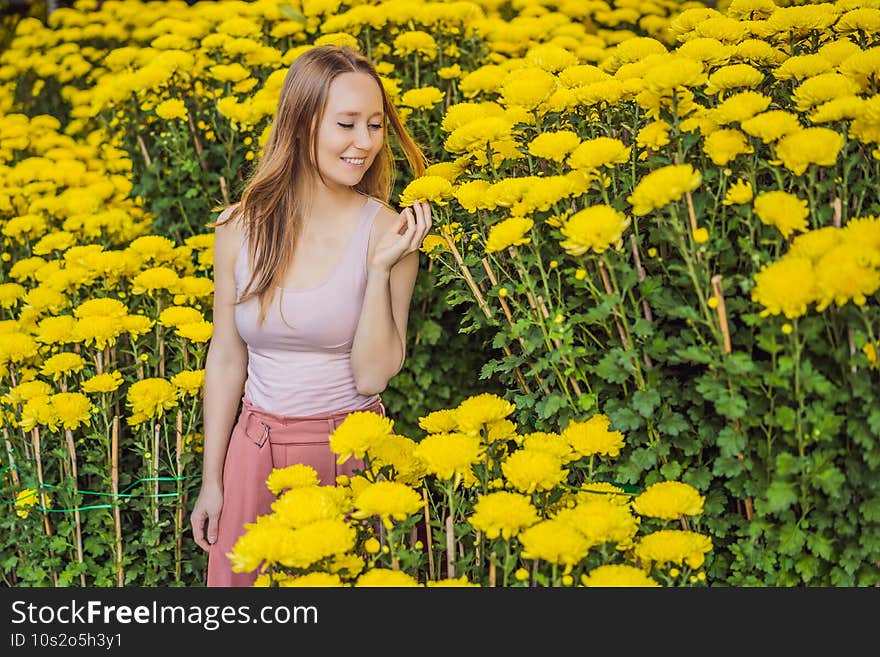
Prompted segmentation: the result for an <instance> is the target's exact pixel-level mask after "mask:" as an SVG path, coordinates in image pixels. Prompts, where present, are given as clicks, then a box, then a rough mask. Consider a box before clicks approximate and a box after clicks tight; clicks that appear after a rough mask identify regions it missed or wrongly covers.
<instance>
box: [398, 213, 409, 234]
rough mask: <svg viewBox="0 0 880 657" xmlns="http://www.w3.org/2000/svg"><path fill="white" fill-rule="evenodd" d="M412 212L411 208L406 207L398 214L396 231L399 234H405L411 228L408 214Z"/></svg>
mask: <svg viewBox="0 0 880 657" xmlns="http://www.w3.org/2000/svg"><path fill="white" fill-rule="evenodd" d="M410 212H412V210H411V209H410V208H404V210H403V212H401V213H400V215H398V222H397V230H396V231H395V232H396V233H397V234H398V235H404V234H406V231H407V230H409V216H408V215H409V213H410Z"/></svg>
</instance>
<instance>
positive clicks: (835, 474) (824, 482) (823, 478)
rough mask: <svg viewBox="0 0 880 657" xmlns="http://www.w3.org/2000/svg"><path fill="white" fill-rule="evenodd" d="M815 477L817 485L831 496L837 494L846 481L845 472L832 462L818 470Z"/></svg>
mask: <svg viewBox="0 0 880 657" xmlns="http://www.w3.org/2000/svg"><path fill="white" fill-rule="evenodd" d="M813 477H814V481H815V483H816V485H817V486H818V487H819V488H821V489H822V491H823V492H824V493H825V494H826V495H828V496H829V497H834V496H836V495H837V493H838V492H839V491H840V487H841V486H842V485H843V484H844V483H846V477H845V476H844V474H843V473H842V472H841V471H840V470H838V469H837V467H836V466H834V465H832V464H830V463H829V464H828V465H826V466H824V467H823V468H822V469H820V470H817V471H816V472H815V473H814V475H813Z"/></svg>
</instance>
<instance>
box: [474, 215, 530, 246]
mask: <svg viewBox="0 0 880 657" xmlns="http://www.w3.org/2000/svg"><path fill="white" fill-rule="evenodd" d="M534 223H535V222H534V221H533V220H532V219H527V218H525V217H511V218H509V219H505V220H504V221H500V222H499V223H497V224H495V225H494V226H492V227H491V228H490V229H489V236H488V237H487V238H486V253H496V252H497V251H503V250H504V249H506V248H507V247H509V246H519V245H521V244H528V243H529V242H530V241H531V239H532V238H531V237H527V235H528V232H529V231H530V230H531V229H532V226H533V225H534Z"/></svg>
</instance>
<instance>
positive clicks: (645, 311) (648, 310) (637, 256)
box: [629, 233, 654, 370]
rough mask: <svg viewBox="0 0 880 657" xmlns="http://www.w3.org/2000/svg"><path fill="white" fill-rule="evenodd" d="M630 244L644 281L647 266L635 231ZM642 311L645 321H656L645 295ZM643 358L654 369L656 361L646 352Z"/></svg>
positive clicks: (646, 365)
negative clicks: (643, 260)
mask: <svg viewBox="0 0 880 657" xmlns="http://www.w3.org/2000/svg"><path fill="white" fill-rule="evenodd" d="M629 244H630V246H631V247H632V254H633V262H634V263H635V265H636V274H637V275H638V277H639V283H642V282H644V280H645V279H646V278H647V275H646V274H645V268H644V267H643V266H642V257H641V255H640V254H639V243H638V240H637V239H636V234H635V233H630V234H629ZM642 313H643V314H644V316H645V321H647V322H648V323H649V324H653V323H654V314H653V313H652V312H651V305H650V304H649V303H648V300H647V299H645V298H644V297H642ZM643 358H644V361H645V367H647V368H648V369H649V370H650V369H653V368H654V363H653V362H651V357H650V356H649V355H648V354H644V355H643Z"/></svg>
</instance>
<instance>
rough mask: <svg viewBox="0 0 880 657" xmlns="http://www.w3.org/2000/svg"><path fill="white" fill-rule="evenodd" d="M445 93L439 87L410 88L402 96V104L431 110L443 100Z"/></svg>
mask: <svg viewBox="0 0 880 657" xmlns="http://www.w3.org/2000/svg"><path fill="white" fill-rule="evenodd" d="M443 97H444V93H443V92H442V91H440V89H438V88H437V87H420V88H419V89H410V90H409V91H406V92H404V93H403V95H402V96H401V97H400V105H403V106H404V107H412V108H413V109H424V110H429V109H431V108H432V107H434V105H436V104H437V103H439V102H441V101H442V100H443Z"/></svg>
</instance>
